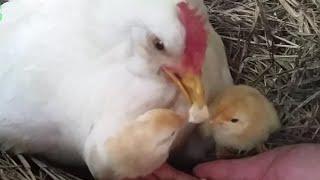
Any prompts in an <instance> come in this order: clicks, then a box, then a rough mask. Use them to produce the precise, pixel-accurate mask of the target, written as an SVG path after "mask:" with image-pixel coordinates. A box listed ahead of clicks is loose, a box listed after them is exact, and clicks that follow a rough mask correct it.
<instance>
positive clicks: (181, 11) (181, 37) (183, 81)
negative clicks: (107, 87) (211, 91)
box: [132, 0, 208, 104]
mask: <svg viewBox="0 0 320 180" xmlns="http://www.w3.org/2000/svg"><path fill="white" fill-rule="evenodd" d="M152 2H153V1H152ZM162 2H163V3H161V5H160V3H159V5H158V6H159V7H157V10H155V11H150V14H148V15H149V16H150V17H140V18H141V23H142V25H141V24H140V25H139V26H137V27H136V28H133V30H132V39H133V49H134V52H135V53H137V54H138V55H139V56H140V57H142V59H144V60H147V61H148V62H147V64H148V65H150V66H151V67H154V68H155V71H157V70H158V69H161V70H163V71H165V72H166V73H167V74H168V75H169V76H170V77H171V78H172V79H173V80H174V82H176V83H177V84H178V85H179V87H180V88H182V89H183V92H184V93H185V95H187V97H188V98H189V100H191V101H192V102H194V101H196V102H198V104H203V103H204V102H203V98H204V97H203V94H204V92H203V88H202V83H201V74H202V73H201V71H202V66H203V64H204V58H205V53H206V49H207V38H208V37H207V36H208V33H207V31H206V28H205V18H204V17H201V16H200V15H198V13H197V9H195V8H191V7H190V6H189V4H187V3H186V2H179V3H178V4H176V5H175V6H172V5H173V3H174V1H172V0H170V1H162ZM155 4H157V3H155ZM141 14H144V16H145V15H147V13H141Z"/></svg>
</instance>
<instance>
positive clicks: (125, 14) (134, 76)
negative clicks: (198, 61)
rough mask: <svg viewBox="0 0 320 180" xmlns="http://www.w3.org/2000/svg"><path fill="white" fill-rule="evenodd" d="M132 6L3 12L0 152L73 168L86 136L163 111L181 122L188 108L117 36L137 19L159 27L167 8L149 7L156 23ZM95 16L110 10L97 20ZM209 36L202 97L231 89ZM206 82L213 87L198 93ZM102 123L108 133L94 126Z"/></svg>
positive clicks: (25, 4)
mask: <svg viewBox="0 0 320 180" xmlns="http://www.w3.org/2000/svg"><path fill="white" fill-rule="evenodd" d="M140 1H141V2H144V7H140V6H137V5H136V4H135V3H132V4H131V3H130V1H119V0H109V1H102V0H96V1H95V2H94V3H93V2H92V1H83V0H82V1H77V0H69V1H61V0H58V1H54V0H44V1H40V0H15V1H12V2H9V3H7V4H5V5H4V7H3V10H2V12H3V14H4V15H5V16H4V17H3V21H1V22H0V57H1V59H0V64H1V66H0V144H2V149H5V150H8V149H11V148H13V149H14V150H15V151H17V152H28V153H41V154H45V155H47V156H48V157H50V158H52V159H54V160H62V161H63V162H68V163H78V162H82V158H83V157H82V156H83V151H84V149H83V148H84V145H85V143H86V140H87V138H88V136H89V134H90V132H91V129H92V128H93V126H96V127H98V128H105V130H104V131H103V133H104V134H103V136H111V135H112V134H114V133H115V132H116V131H117V130H118V129H119V128H120V127H121V126H122V125H123V124H124V123H125V122H126V121H128V120H132V119H135V118H136V117H137V116H139V115H141V114H143V113H144V112H146V111H148V110H151V109H154V108H171V109H174V110H175V111H176V112H178V113H179V114H181V115H183V116H184V117H187V113H188V109H189V104H188V103H187V102H186V101H185V100H184V98H183V97H182V96H181V95H180V93H178V91H177V89H176V87H175V86H174V85H173V84H171V83H168V82H167V81H166V80H165V79H164V78H163V77H162V76H158V75H157V73H155V71H157V69H156V68H153V67H152V66H151V65H150V64H146V63H144V62H142V61H141V62H140V59H139V57H137V56H135V54H132V51H131V50H132V49H130V48H129V46H131V44H130V41H129V38H128V33H129V32H128V31H126V30H127V26H130V25H132V24H136V23H138V24H139V22H136V20H139V19H140V18H150V20H146V21H147V22H150V23H152V22H154V21H153V19H159V20H160V21H161V19H167V18H166V17H165V16H167V15H166V14H168V16H170V15H171V14H172V12H171V11H174V10H175V9H174V8H172V7H175V5H172V7H171V6H170V5H171V4H174V3H175V2H173V1H172V0H170V1H172V3H161V1H154V2H153V1H152V3H158V5H157V6H158V8H159V11H163V9H166V10H167V13H166V12H163V13H156V12H152V11H154V8H148V6H151V5H149V3H151V2H149V1H146V0H145V1H144V0H140ZM166 1H168V2H169V0H166ZM132 2H134V1H132ZM124 4H126V5H125V6H124ZM152 6H155V5H154V4H152ZM166 6H168V7H166ZM101 7H104V8H106V7H110V8H108V11H98V9H99V8H101ZM101 12H104V14H103V15H102V14H99V13H101ZM146 14H153V16H150V17H147V16H146ZM157 16H161V17H159V18H158V17H157ZM162 16H164V17H162ZM102 17H108V18H102ZM158 23H161V22H158ZM96 27H100V28H101V27H103V28H104V29H102V30H101V29H96ZM164 29H165V27H164ZM159 33H160V34H161V33H166V32H165V31H163V32H159ZM211 33H212V34H211V36H212V38H213V39H214V40H218V41H219V42H217V46H219V47H218V48H215V47H214V46H215V45H213V44H211V45H209V48H208V52H207V56H208V57H207V58H206V63H205V67H204V76H203V79H204V82H205V88H206V89H207V90H209V93H208V94H207V95H208V96H212V95H213V92H214V91H215V90H216V89H218V88H219V87H223V86H225V85H228V84H230V82H231V78H230V74H229V72H228V70H227V63H226V59H225V55H224V52H220V51H221V50H224V49H223V45H222V42H221V40H220V39H219V38H218V36H217V34H215V32H213V30H212V32H211ZM106 34H107V35H108V36H106ZM213 36H214V37H213ZM171 41H175V39H172V40H171ZM221 45H222V46H221ZM209 51H210V52H209ZM219 52H220V53H222V55H221V54H220V55H219ZM220 57H222V59H220ZM158 73H160V72H158ZM212 78H217V79H216V80H211V81H210V84H208V83H206V82H207V80H208V79H212ZM106 121H107V123H108V127H105V126H102V124H103V123H105V122H106Z"/></svg>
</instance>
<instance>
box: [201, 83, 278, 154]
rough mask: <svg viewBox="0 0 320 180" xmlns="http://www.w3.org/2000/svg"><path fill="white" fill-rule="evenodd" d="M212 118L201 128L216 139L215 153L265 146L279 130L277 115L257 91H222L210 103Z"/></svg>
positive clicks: (243, 88) (241, 87) (237, 88)
mask: <svg viewBox="0 0 320 180" xmlns="http://www.w3.org/2000/svg"><path fill="white" fill-rule="evenodd" d="M209 111H210V119H209V120H208V121H206V122H204V123H203V124H202V125H201V126H200V131H201V134H202V135H203V136H204V137H213V138H214V140H215V142H216V154H217V156H218V157H221V156H223V154H224V153H225V150H226V148H231V149H235V150H244V151H249V150H251V149H253V148H254V147H258V146H260V145H262V144H263V143H264V142H265V141H266V140H267V139H268V137H269V135H270V134H271V133H273V132H275V131H276V130H278V129H279V128H280V126H281V125H280V121H279V118H278V115H277V112H276V110H275V108H274V107H273V105H272V104H271V103H270V102H269V101H268V99H267V98H266V97H265V96H263V95H262V94H261V93H260V92H259V91H258V90H256V89H254V88H252V87H249V86H245V85H235V86H230V87H228V88H226V89H225V90H224V91H222V92H221V93H220V94H219V95H218V96H217V97H216V98H215V99H214V101H213V102H212V103H210V104H209Z"/></svg>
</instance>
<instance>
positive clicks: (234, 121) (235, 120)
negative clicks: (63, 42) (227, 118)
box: [231, 118, 239, 123]
mask: <svg viewBox="0 0 320 180" xmlns="http://www.w3.org/2000/svg"><path fill="white" fill-rule="evenodd" d="M231 122H232V123H237V122H239V119H236V118H233V119H231Z"/></svg>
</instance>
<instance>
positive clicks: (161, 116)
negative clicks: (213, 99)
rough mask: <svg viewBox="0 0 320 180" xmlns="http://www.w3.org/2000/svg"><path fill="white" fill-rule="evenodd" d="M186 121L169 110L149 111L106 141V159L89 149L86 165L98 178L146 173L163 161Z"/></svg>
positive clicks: (142, 174) (125, 176)
mask: <svg viewBox="0 0 320 180" xmlns="http://www.w3.org/2000/svg"><path fill="white" fill-rule="evenodd" d="M185 123H186V120H184V119H182V118H181V117H180V116H178V115H177V114H176V113H175V112H173V111H171V110H167V109H155V110H151V111H148V112H146V113H145V114H143V115H141V116H139V117H138V118H137V119H136V120H135V121H134V122H130V123H129V124H128V125H127V126H125V127H124V128H123V129H122V130H121V131H120V132H119V133H117V134H116V135H115V136H113V137H111V138H110V139H108V140H107V141H106V143H105V147H106V149H107V155H105V156H107V159H108V161H103V162H101V160H99V159H97V158H98V156H96V155H97V154H98V153H99V149H97V151H95V152H91V155H90V156H89V158H91V161H90V162H92V163H91V164H89V168H90V167H91V168H92V169H95V170H96V171H95V172H93V174H95V176H96V178H98V179H115V180H117V179H123V178H137V177H140V176H145V175H148V174H150V173H152V172H153V171H154V170H155V169H157V168H158V167H160V166H161V165H162V164H163V163H165V161H166V159H167V158H168V156H169V151H170V148H171V145H172V143H173V141H174V139H175V137H176V135H177V134H178V131H179V130H180V129H181V128H182V127H183V126H184V125H185ZM104 153H105V152H104ZM98 162H101V163H103V164H99V163H98ZM93 166H95V167H93ZM98 167H104V168H103V169H99V168H98ZM97 170H98V171H97Z"/></svg>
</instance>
